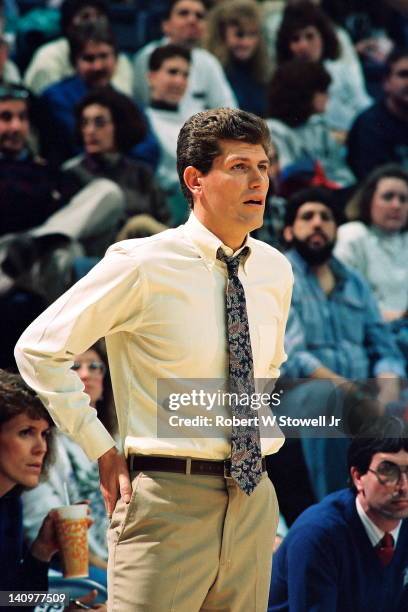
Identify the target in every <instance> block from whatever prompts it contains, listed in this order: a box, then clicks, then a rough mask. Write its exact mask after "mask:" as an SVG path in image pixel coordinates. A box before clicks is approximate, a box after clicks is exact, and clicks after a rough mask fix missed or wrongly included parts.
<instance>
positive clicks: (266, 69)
mask: <svg viewBox="0 0 408 612" xmlns="http://www.w3.org/2000/svg"><path fill="white" fill-rule="evenodd" d="M261 28H262V22H261V15H260V9H259V7H258V5H257V3H256V2H255V1H254V0H226V1H225V2H221V3H220V4H219V5H217V6H216V7H215V8H214V9H213V10H212V11H211V12H210V14H209V18H208V30H207V31H208V35H207V43H206V47H207V49H208V50H209V51H211V53H213V54H214V55H215V56H216V57H217V58H218V59H219V61H220V63H221V65H222V66H223V68H224V72H225V75H226V77H227V79H228V81H229V83H230V85H231V87H232V89H233V91H234V93H235V96H236V98H237V100H238V104H239V107H240V108H242V109H243V110H245V111H248V112H251V113H255V114H256V115H259V116H261V117H265V112H266V84H267V82H268V79H269V76H270V73H271V64H270V61H269V60H268V55H267V52H266V46H265V41H264V39H263V34H262V31H261Z"/></svg>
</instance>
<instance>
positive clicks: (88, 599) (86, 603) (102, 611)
mask: <svg viewBox="0 0 408 612" xmlns="http://www.w3.org/2000/svg"><path fill="white" fill-rule="evenodd" d="M97 595H98V591H97V590H96V589H93V590H92V591H89V593H87V594H86V595H82V597H78V598H77V599H71V600H70V602H69V606H68V608H67V610H87V609H91V610H98V612H106V610H107V607H106V604H95V605H94V606H93V605H92V602H93V601H94V600H95V597H96V596H97Z"/></svg>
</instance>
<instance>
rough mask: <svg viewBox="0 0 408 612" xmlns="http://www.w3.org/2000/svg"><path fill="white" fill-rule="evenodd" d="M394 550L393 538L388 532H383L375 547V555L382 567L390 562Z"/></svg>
mask: <svg viewBox="0 0 408 612" xmlns="http://www.w3.org/2000/svg"><path fill="white" fill-rule="evenodd" d="M394 550H395V549H394V538H393V537H392V535H391V534H390V533H385V534H384V536H383V538H382V540H380V542H379V543H378V544H377V546H376V548H375V552H376V553H377V557H378V558H379V560H380V561H381V563H382V565H383V566H384V567H385V566H387V565H389V564H390V563H391V560H392V557H393V555H394Z"/></svg>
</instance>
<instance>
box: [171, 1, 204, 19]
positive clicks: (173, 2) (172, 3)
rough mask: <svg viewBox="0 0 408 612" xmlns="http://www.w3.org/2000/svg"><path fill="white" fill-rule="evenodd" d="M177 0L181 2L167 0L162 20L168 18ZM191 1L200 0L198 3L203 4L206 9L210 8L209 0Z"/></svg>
mask: <svg viewBox="0 0 408 612" xmlns="http://www.w3.org/2000/svg"><path fill="white" fill-rule="evenodd" d="M179 2H181V0H169V2H168V3H167V9H166V11H165V12H163V21H166V20H167V19H169V17H170V15H171V13H172V11H173V9H174V7H175V6H176V4H178V3H179ZM193 2H200V4H202V5H203V7H204V8H205V10H206V11H208V10H209V8H210V2H209V0H193Z"/></svg>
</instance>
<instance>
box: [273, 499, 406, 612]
mask: <svg viewBox="0 0 408 612" xmlns="http://www.w3.org/2000/svg"><path fill="white" fill-rule="evenodd" d="M407 610H408V521H407V520H405V521H403V523H402V525H401V529H400V532H399V537H398V541H397V546H396V549H395V553H394V556H393V559H392V561H391V563H390V564H389V565H388V566H387V567H383V566H382V565H381V563H380V560H379V559H378V557H377V555H376V553H375V550H374V548H373V546H372V544H371V542H370V540H369V539H368V536H367V533H366V531H365V529H364V526H363V524H362V522H361V519H360V517H359V516H358V514H357V509H356V505H355V494H354V493H353V492H352V491H351V490H348V489H343V490H341V491H336V492H335V493H332V494H331V495H329V496H327V497H326V498H325V499H324V500H323V501H321V502H320V503H319V504H316V505H314V506H311V507H310V508H308V509H307V510H306V511H305V512H303V514H301V515H300V516H299V518H298V519H297V520H296V521H295V523H294V524H293V525H292V527H291V529H290V530H289V533H288V535H287V536H286V538H285V539H284V541H283V543H282V544H281V546H280V548H279V549H278V551H277V553H276V554H275V555H274V559H273V567H272V582H271V590H270V596H269V607H268V612H278V611H279V612H281V611H290V612H306V611H307V612H312V611H313V612H407Z"/></svg>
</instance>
